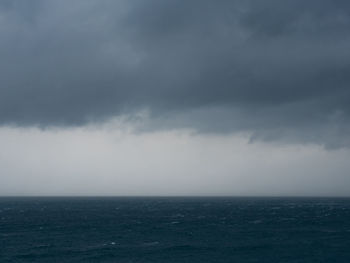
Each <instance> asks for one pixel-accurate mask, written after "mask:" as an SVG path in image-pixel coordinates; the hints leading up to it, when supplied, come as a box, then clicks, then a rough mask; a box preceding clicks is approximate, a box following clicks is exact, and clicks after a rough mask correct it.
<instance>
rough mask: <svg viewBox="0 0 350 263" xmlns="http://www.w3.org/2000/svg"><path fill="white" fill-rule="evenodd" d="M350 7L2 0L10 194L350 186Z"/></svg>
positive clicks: (335, 191)
mask: <svg viewBox="0 0 350 263" xmlns="http://www.w3.org/2000/svg"><path fill="white" fill-rule="evenodd" d="M349 46H350V2H349V1H346V0H308V1H304V0H285V1H280V0H263V1H261V0H219V1H213V0H172V1H170V0H166V1H164V0H148V1H143V0H75V1H69V0H60V1H58V0H31V1H26V0H2V1H0V58H1V59H0V195H307V196H315V195H317V196H323V195H325V196H333V195H335V196H349V195H350V174H349V172H348V171H350V162H349V160H350V49H349V48H348V47H349Z"/></svg>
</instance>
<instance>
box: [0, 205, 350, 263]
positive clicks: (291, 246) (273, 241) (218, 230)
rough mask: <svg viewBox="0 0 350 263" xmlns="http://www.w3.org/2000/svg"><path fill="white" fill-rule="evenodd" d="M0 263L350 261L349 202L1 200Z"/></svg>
mask: <svg viewBox="0 0 350 263" xmlns="http://www.w3.org/2000/svg"><path fill="white" fill-rule="evenodd" d="M0 262H163V263H167V262H192V263H195V262H350V199H324V198H315V199H310V198H309V199H302V198H0Z"/></svg>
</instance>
